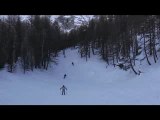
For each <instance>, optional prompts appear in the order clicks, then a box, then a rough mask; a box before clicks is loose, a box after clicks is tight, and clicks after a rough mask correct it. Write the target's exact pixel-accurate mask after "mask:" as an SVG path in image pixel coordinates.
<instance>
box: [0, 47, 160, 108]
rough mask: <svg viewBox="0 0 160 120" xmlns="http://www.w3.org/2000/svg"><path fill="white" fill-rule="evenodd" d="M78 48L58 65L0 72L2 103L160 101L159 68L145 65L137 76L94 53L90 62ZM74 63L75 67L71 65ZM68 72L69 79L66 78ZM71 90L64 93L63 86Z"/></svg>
mask: <svg viewBox="0 0 160 120" xmlns="http://www.w3.org/2000/svg"><path fill="white" fill-rule="evenodd" d="M77 53H78V52H77V50H71V49H67V50H66V58H64V56H63V55H62V54H60V56H59V57H58V61H59V62H58V65H52V66H51V68H49V70H48V71H46V70H34V72H27V73H26V74H23V72H22V71H20V70H17V72H16V73H14V74H13V73H8V72H6V70H1V71H0V104H1V105H113V104H114V105H120V104H123V105H128V104H134V105H137V104H151V105H153V104H160V79H159V78H160V74H159V73H160V67H159V66H158V64H159V63H157V64H153V65H152V66H148V65H143V66H142V67H141V69H142V70H143V73H142V74H141V75H140V76H137V75H135V74H134V73H133V72H132V71H131V70H130V71H127V72H126V71H123V70H120V69H119V68H114V67H112V66H109V67H107V68H106V63H105V62H104V61H102V60H100V59H99V57H98V56H92V58H91V59H89V60H88V61H87V62H86V61H85V59H81V58H80V56H79V55H78V54H77ZM72 62H74V66H72V64H71V63H72ZM64 74H67V77H66V79H63V76H64ZM62 85H65V86H66V87H67V89H68V91H67V94H66V95H65V96H62V95H61V91H60V87H62Z"/></svg>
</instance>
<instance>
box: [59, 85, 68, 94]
mask: <svg viewBox="0 0 160 120" xmlns="http://www.w3.org/2000/svg"><path fill="white" fill-rule="evenodd" d="M60 90H62V95H65V90H67V88H66V87H65V86H64V85H63V86H62V87H61V88H60Z"/></svg>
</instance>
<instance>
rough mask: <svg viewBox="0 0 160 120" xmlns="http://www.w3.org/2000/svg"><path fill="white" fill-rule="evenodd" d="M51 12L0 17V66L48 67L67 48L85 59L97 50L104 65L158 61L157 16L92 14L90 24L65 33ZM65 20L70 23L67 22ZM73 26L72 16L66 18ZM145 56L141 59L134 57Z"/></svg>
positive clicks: (12, 68) (131, 65)
mask: <svg viewBox="0 0 160 120" xmlns="http://www.w3.org/2000/svg"><path fill="white" fill-rule="evenodd" d="M50 17H51V16H50V15H43V16H41V15H30V16H29V17H28V19H26V20H23V21H22V20H21V17H20V15H8V16H7V18H2V19H0V69H2V68H4V67H5V66H6V67H7V70H8V72H11V73H14V71H15V70H16V66H17V63H19V64H20V65H21V67H22V70H23V72H24V73H25V72H26V71H30V70H31V71H33V70H34V69H45V70H47V69H48V67H49V64H50V63H55V64H57V63H58V60H57V59H56V57H57V56H58V55H59V52H60V51H61V50H63V54H64V57H65V49H67V48H70V47H72V48H74V49H78V51H79V52H78V54H79V56H80V57H81V58H85V59H86V61H88V59H89V58H90V57H91V54H93V55H99V56H101V58H102V59H103V60H104V61H105V62H106V63H107V65H113V66H119V67H120V68H121V69H123V70H126V71H127V70H128V69H132V71H133V72H134V73H135V74H136V75H140V73H141V71H137V70H136V69H135V68H134V67H135V66H136V61H144V60H146V61H147V63H148V65H152V64H153V63H152V62H151V61H150V59H153V61H154V63H156V62H157V60H158V58H159V52H160V16H159V15H95V17H94V18H93V19H91V20H89V22H88V24H82V25H81V26H79V27H77V28H74V29H72V30H71V31H70V32H65V31H64V30H63V29H60V25H59V23H58V20H62V21H63V19H60V18H59V19H57V20H55V21H52V20H51V18H50ZM68 23H69V24H68ZM64 24H65V25H66V27H67V25H72V24H71V23H70V20H69V21H67V22H66V23H64ZM142 54H144V55H143V58H141V59H139V57H138V56H140V55H142Z"/></svg>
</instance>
